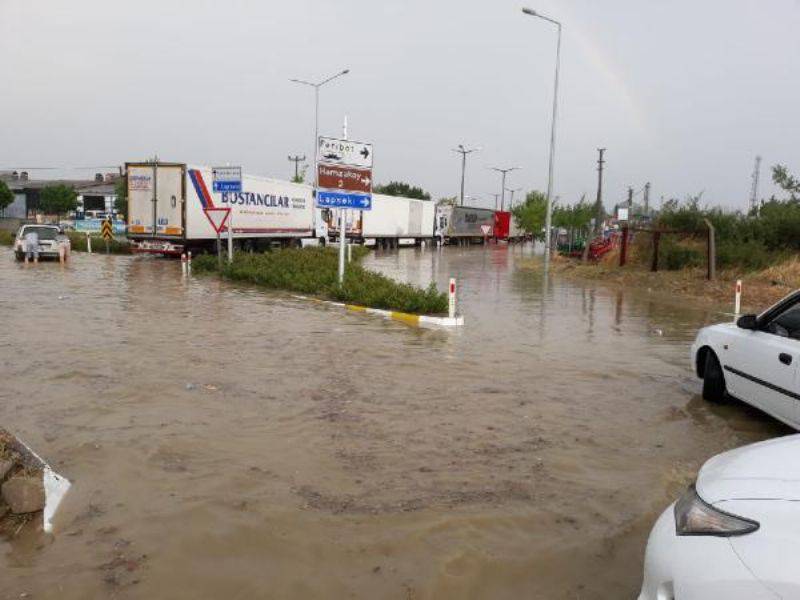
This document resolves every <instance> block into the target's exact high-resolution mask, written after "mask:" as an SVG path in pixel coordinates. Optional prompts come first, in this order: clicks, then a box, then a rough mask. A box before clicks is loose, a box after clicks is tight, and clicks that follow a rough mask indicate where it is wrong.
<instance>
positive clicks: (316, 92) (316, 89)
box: [289, 69, 350, 189]
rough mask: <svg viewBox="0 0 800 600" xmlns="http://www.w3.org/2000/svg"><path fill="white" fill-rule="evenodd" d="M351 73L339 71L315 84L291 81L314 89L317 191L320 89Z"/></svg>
mask: <svg viewBox="0 0 800 600" xmlns="http://www.w3.org/2000/svg"><path fill="white" fill-rule="evenodd" d="M349 72H350V69H344V70H343V71H339V72H338V73H336V75H331V76H330V77H328V78H327V79H323V80H322V81H318V82H316V83H315V82H313V81H305V80H304V79H290V80H289V81H291V82H293V83H299V84H301V85H308V86H311V87H313V88H314V188H315V189H316V187H317V185H318V184H319V180H318V177H319V173H317V160H318V158H319V88H321V87H322V86H323V85H325V84H326V83H329V82H331V81H333V80H334V79H336V78H337V77H341V76H342V75H347V74H348V73H349Z"/></svg>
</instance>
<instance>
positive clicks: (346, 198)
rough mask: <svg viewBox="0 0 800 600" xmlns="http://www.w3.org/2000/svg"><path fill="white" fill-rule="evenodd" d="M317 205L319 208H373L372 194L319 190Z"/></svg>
mask: <svg viewBox="0 0 800 600" xmlns="http://www.w3.org/2000/svg"><path fill="white" fill-rule="evenodd" d="M317 206H318V207H319V208H355V209H357V210H372V196H371V195H369V194H353V193H348V192H333V191H330V190H318V191H317Z"/></svg>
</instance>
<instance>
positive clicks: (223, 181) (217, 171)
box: [211, 167, 242, 192]
mask: <svg viewBox="0 0 800 600" xmlns="http://www.w3.org/2000/svg"><path fill="white" fill-rule="evenodd" d="M211 174H212V176H213V184H212V187H213V190H214V191H215V192H241V191H242V167H213V168H212V169H211Z"/></svg>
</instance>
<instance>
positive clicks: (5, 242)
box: [0, 229, 14, 246]
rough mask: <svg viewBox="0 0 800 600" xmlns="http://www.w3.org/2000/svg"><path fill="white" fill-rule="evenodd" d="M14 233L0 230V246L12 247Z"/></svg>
mask: <svg viewBox="0 0 800 600" xmlns="http://www.w3.org/2000/svg"><path fill="white" fill-rule="evenodd" d="M13 245H14V232H12V231H6V230H5V229H0V246H13Z"/></svg>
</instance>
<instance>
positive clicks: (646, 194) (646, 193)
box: [642, 181, 650, 217]
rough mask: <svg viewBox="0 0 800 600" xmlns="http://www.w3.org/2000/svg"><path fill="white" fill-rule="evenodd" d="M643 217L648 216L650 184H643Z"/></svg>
mask: <svg viewBox="0 0 800 600" xmlns="http://www.w3.org/2000/svg"><path fill="white" fill-rule="evenodd" d="M642 202H644V215H645V216H646V217H649V216H650V182H649V181H648V182H647V183H645V184H644V199H643V200H642Z"/></svg>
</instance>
